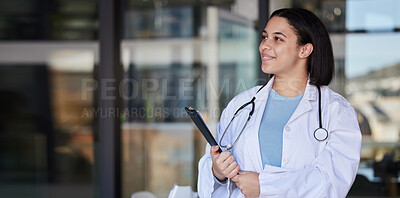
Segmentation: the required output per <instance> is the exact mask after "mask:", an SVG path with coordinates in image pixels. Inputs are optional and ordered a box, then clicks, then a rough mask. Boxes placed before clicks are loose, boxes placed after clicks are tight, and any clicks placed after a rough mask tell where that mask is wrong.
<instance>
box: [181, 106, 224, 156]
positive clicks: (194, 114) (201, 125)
mask: <svg viewBox="0 0 400 198" xmlns="http://www.w3.org/2000/svg"><path fill="white" fill-rule="evenodd" d="M185 110H186V112H187V114H188V115H189V116H190V118H191V119H192V121H193V122H194V124H195V125H196V126H197V128H198V129H199V130H200V132H201V133H202V134H203V136H204V138H206V140H207V142H208V143H209V144H210V145H211V146H215V145H218V143H217V141H215V139H214V136H213V135H212V134H211V132H210V130H209V129H208V127H207V125H206V123H205V122H204V120H203V118H202V117H201V115H200V113H199V111H197V110H196V109H193V108H192V107H185ZM218 152H222V150H221V148H219V149H218Z"/></svg>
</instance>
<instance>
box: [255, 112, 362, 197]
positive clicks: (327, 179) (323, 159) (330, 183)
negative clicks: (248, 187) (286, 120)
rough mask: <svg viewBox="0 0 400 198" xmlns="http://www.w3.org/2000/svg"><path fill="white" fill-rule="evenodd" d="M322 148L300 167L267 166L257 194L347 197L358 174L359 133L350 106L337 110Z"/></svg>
mask: <svg viewBox="0 0 400 198" xmlns="http://www.w3.org/2000/svg"><path fill="white" fill-rule="evenodd" d="M329 135H330V136H329V139H328V142H327V144H326V146H325V148H324V149H323V151H322V152H321V153H320V154H319V155H318V156H317V157H316V159H315V160H314V161H313V162H312V163H311V164H310V165H308V166H306V167H305V168H303V169H300V170H289V169H285V168H280V167H274V166H266V167H265V168H264V170H263V171H262V172H261V173H260V175H259V181H260V197H332V198H341V197H346V195H347V193H348V191H349V189H350V187H351V185H352V184H353V182H354V179H355V176H356V174H357V169H358V165H359V161H360V151H361V132H360V129H359V125H358V121H357V116H356V113H355V111H354V109H353V108H347V109H344V110H343V111H341V112H339V113H338V115H337V116H336V120H335V121H333V122H332V125H331V127H330V134H329Z"/></svg>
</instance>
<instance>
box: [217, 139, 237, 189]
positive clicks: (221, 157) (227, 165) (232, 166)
mask: <svg viewBox="0 0 400 198" xmlns="http://www.w3.org/2000/svg"><path fill="white" fill-rule="evenodd" d="M218 148H219V147H218V146H212V147H211V149H210V153H211V158H212V171H213V174H214V176H215V177H216V178H217V179H218V180H219V181H221V182H222V181H225V180H226V178H232V177H234V176H235V175H237V174H238V173H239V169H240V167H239V165H238V164H237V163H236V161H235V157H233V155H232V154H231V152H229V151H224V152H222V153H219V152H218Z"/></svg>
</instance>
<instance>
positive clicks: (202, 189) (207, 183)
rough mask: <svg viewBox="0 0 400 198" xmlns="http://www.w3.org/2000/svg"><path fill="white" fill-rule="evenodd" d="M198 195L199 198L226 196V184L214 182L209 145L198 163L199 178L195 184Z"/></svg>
mask: <svg viewBox="0 0 400 198" xmlns="http://www.w3.org/2000/svg"><path fill="white" fill-rule="evenodd" d="M197 185H198V186H197V190H198V195H199V197H201V198H203V197H204V198H205V197H219V196H216V195H221V194H225V195H227V194H228V190H227V182H225V183H220V182H216V179H215V177H214V174H213V173H212V160H211V155H210V145H209V144H207V146H206V154H205V155H204V156H203V157H202V158H201V159H200V161H199V176H198V183H197Z"/></svg>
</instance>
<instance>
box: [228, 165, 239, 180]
mask: <svg viewBox="0 0 400 198" xmlns="http://www.w3.org/2000/svg"><path fill="white" fill-rule="evenodd" d="M239 168H240V167H239V165H237V166H236V167H235V168H234V169H233V170H232V171H231V172H230V173H229V174H228V176H227V178H233V177H236V176H237V175H238V172H239Z"/></svg>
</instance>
